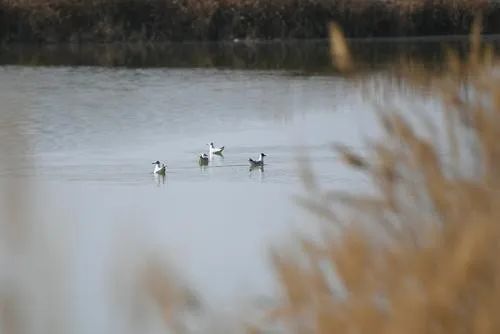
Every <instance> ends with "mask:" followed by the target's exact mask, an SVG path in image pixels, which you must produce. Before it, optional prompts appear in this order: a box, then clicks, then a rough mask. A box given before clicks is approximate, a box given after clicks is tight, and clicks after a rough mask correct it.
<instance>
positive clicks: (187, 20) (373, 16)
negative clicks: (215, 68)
mask: <svg viewBox="0 0 500 334" xmlns="http://www.w3.org/2000/svg"><path fill="white" fill-rule="evenodd" d="M478 11H481V12H482V13H483V16H484V19H485V20H484V31H485V32H486V33H498V32H500V23H499V22H500V5H499V4H498V2H497V1H494V0H480V1H479V0H478V1H474V0H425V1H416V0H391V1H384V0H349V1H348V0H275V1H250V0H207V1H194V0H146V1H143V0H39V1H33V0H1V1H0V41H3V42H4V43H6V42H40V43H57V42H75V43H78V42H137V41H141V42H144V41H148V42H152V41H156V42H157V41H184V40H212V41H213V40H233V39H295V38H325V37H327V35H328V29H327V25H328V23H329V22H331V21H332V20H335V21H337V22H339V23H340V24H341V25H342V27H343V28H344V30H345V33H346V35H347V36H348V37H377V36H410V35H442V34H466V33H467V32H468V28H469V26H470V24H471V22H472V18H473V16H474V15H475V13H477V12H478Z"/></svg>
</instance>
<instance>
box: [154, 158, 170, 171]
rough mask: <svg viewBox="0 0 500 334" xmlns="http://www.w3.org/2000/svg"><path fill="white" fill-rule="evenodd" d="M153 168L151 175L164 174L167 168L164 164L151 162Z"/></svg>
mask: <svg viewBox="0 0 500 334" xmlns="http://www.w3.org/2000/svg"><path fill="white" fill-rule="evenodd" d="M153 165H155V167H154V168H153V174H165V171H166V169H167V166H166V165H165V164H160V162H159V161H156V162H153Z"/></svg>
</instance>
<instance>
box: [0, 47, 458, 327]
mask: <svg viewBox="0 0 500 334" xmlns="http://www.w3.org/2000/svg"><path fill="white" fill-rule="evenodd" d="M453 43H458V44H457V45H458V46H460V45H461V44H460V43H459V42H457V41H453ZM442 45H443V44H442V43H441V41H431V42H429V41H427V42H425V41H414V42H411V43H410V42H397V41H386V42H379V43H376V42H358V43H357V44H356V45H355V50H359V57H358V58H359V59H358V60H359V62H360V63H359V64H360V68H361V69H362V71H363V72H362V76H361V78H358V79H357V80H356V81H350V80H348V79H345V78H342V77H341V76H339V75H337V74H336V73H335V71H334V70H333V69H332V68H331V66H330V60H329V58H328V46H327V44H326V43H325V42H322V41H317V42H309V43H302V44H301V43H291V44H272V43H263V44H257V45H252V46H248V45H246V44H244V45H238V44H235V45H233V44H229V45H204V44H203V45H202V44H200V45H198V44H186V45H175V44H174V45H164V46H161V47H159V48H158V49H157V50H156V51H155V50H154V49H150V47H148V48H146V47H144V49H141V48H140V47H138V46H135V47H119V46H118V47H114V49H113V47H105V46H95V47H91V46H87V47H80V48H75V47H72V48H71V47H68V48H45V49H33V48H27V47H17V48H11V49H9V50H6V51H5V52H3V53H2V55H3V56H2V57H0V63H2V65H1V67H0V103H1V104H0V126H1V128H0V129H1V130H0V131H1V132H0V141H1V144H0V148H1V149H2V151H3V152H2V154H1V155H0V180H1V184H2V185H3V187H4V188H3V189H4V196H5V197H6V198H8V197H12V196H14V195H13V194H14V193H16V195H15V196H19V197H16V198H18V199H21V201H23V202H24V203H23V205H28V202H29V206H28V209H27V210H28V211H29V212H30V217H31V218H30V219H31V221H32V224H33V225H34V226H37V225H40V226H43V227H44V229H45V230H46V231H50V233H48V232H46V233H47V234H48V236H47V240H48V241H47V243H48V244H50V245H51V247H52V246H53V247H56V246H54V244H57V245H59V243H62V244H64V246H61V248H62V250H63V252H64V254H65V256H64V259H65V260H64V261H63V260H61V262H59V264H60V265H61V266H62V267H63V268H64V270H63V271H64V272H65V273H67V275H69V277H71V279H69V282H70V283H67V284H68V286H66V287H65V290H64V291H66V292H65V293H64V296H63V297H62V298H63V299H65V300H66V299H67V301H68V304H69V305H70V306H69V309H70V310H72V311H71V312H74V314H77V316H76V320H75V321H76V323H78V324H79V331H78V332H82V333H87V332H89V333H90V332H93V333H95V332H105V328H109V326H111V325H110V323H113V322H112V321H110V320H109V318H110V314H111V313H110V312H111V311H109V308H110V306H109V305H108V304H106V303H109V299H110V297H109V296H108V294H109V290H110V289H109V288H110V285H113V284H115V283H117V282H118V283H117V284H119V281H120V279H119V277H120V276H118V278H117V277H116V276H113V275H116V273H115V269H116V268H115V267H114V265H113V263H114V262H115V261H117V259H119V260H118V262H120V261H121V262H123V263H128V262H133V261H132V260H130V259H132V258H136V257H137V254H142V253H144V254H149V253H148V252H151V253H153V254H157V255H158V254H159V256H162V257H166V258H167V259H168V261H169V262H170V263H171V264H172V266H174V267H175V268H176V269H175V270H176V272H177V273H179V274H180V275H182V276H183V277H184V278H185V279H186V280H187V282H188V283H189V284H190V285H191V286H192V287H193V288H194V289H196V290H197V291H198V294H199V295H200V297H201V299H202V300H203V301H204V302H206V303H209V304H211V305H215V306H217V307H222V306H221V305H230V303H231V302H232V301H234V300H235V299H236V300H243V299H247V298H254V297H259V296H262V295H269V294H271V293H272V292H273V289H274V280H273V276H272V270H271V267H270V265H269V261H268V254H269V249H270V246H271V245H279V244H281V243H283V242H287V241H289V240H290V239H289V237H290V236H291V234H292V233H293V232H294V231H297V230H301V229H304V228H305V229H307V227H305V226H307V224H308V223H309V222H310V221H311V220H312V218H311V216H310V215H309V214H308V213H307V212H305V211H304V210H303V209H301V208H300V207H298V206H297V205H296V204H295V202H294V200H293V196H295V195H299V194H301V193H303V191H304V190H303V189H304V187H303V184H302V181H301V178H300V173H299V169H298V167H299V161H300V160H301V158H303V155H302V154H303V153H306V154H307V155H308V156H309V158H310V160H311V162H312V167H313V169H314V171H315V173H316V176H317V178H318V180H320V182H321V184H322V185H323V186H325V187H328V188H335V189H339V190H347V191H358V190H366V188H367V187H368V186H367V184H366V182H365V181H364V180H363V179H362V178H360V177H359V175H356V174H353V173H352V172H350V171H349V170H348V169H346V168H345V167H344V166H342V164H341V163H340V162H339V161H338V159H337V157H336V156H335V154H334V152H332V149H331V145H332V143H339V142H341V143H345V144H347V145H349V146H352V147H354V148H357V149H361V150H363V149H364V147H365V146H366V145H365V144H366V141H367V140H369V139H370V138H372V137H376V136H377V134H378V131H377V126H376V122H375V118H374V115H373V103H374V102H376V103H388V104H391V105H403V106H404V105H408V104H409V101H410V102H411V101H415V100H418V101H420V102H421V103H427V102H425V99H422V97H424V98H425V97H426V96H427V93H426V91H425V87H418V89H417V88H416V87H414V86H412V85H411V84H409V83H406V82H405V81H403V80H402V79H401V77H399V76H398V75H397V71H396V70H395V68H396V65H400V64H401V60H405V59H406V60H408V59H410V60H413V61H415V64H419V65H422V64H423V65H424V66H423V67H422V68H431V69H432V68H433V67H435V68H436V69H438V68H440V67H441V65H442V59H443V52H442V51H441V49H440V48H441V46H442ZM455 46H456V45H455ZM429 103H431V102H429ZM430 105H432V104H430ZM212 141H213V142H214V143H215V145H217V146H222V145H224V146H225V147H226V149H225V151H224V153H225V154H224V156H223V157H219V156H215V157H214V159H213V160H212V161H210V163H209V165H208V166H207V167H205V168H201V167H200V166H199V165H198V155H199V154H200V153H202V152H205V151H207V143H209V142H212ZM261 152H264V153H266V154H267V157H266V159H267V160H266V166H265V169H264V170H263V171H261V170H253V171H250V170H249V168H248V167H249V166H248V158H249V157H253V158H257V157H258V155H259V153H261ZM155 160H160V161H162V162H166V163H167V167H168V172H167V175H166V177H164V178H162V177H154V176H153V175H152V174H151V171H152V164H151V163H152V162H153V161H155ZM13 184H14V186H13ZM9 187H10V188H9ZM13 187H15V189H17V190H15V189H13ZM19 189H21V190H19ZM25 199H26V200H25ZM7 202H8V201H7ZM7 202H6V203H7ZM8 203H10V202H8ZM7 205H8V204H7ZM34 229H35V230H36V228H34ZM61 240H65V241H61ZM56 249H59V248H57V247H56ZM48 256H49V257H50V256H53V254H52V253H50V252H49V254H48ZM129 260H130V261H129ZM34 275H36V273H34ZM49 277H51V276H49ZM110 277H114V278H111V279H110ZM102 300H105V301H107V302H102ZM88 319H91V320H92V321H91V322H92V324H89V323H88Z"/></svg>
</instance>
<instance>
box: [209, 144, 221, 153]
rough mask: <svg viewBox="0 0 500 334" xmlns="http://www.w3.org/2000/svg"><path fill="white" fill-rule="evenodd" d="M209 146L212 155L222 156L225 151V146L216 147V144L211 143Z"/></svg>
mask: <svg viewBox="0 0 500 334" xmlns="http://www.w3.org/2000/svg"><path fill="white" fill-rule="evenodd" d="M207 145H208V146H209V151H210V154H222V151H224V146H221V147H215V146H214V143H210V144H207Z"/></svg>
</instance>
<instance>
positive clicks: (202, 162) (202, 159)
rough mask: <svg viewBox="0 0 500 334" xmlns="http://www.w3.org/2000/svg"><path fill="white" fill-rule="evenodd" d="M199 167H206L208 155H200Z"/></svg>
mask: <svg viewBox="0 0 500 334" xmlns="http://www.w3.org/2000/svg"><path fill="white" fill-rule="evenodd" d="M199 163H200V165H208V155H207V154H206V153H203V154H200V159H199Z"/></svg>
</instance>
